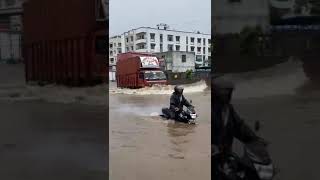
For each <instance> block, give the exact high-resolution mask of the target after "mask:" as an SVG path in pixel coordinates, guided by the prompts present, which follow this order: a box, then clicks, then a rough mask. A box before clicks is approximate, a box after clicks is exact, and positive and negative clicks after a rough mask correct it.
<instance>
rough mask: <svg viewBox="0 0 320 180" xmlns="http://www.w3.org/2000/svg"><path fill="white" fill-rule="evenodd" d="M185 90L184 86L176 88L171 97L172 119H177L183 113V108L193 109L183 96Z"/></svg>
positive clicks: (170, 109)
mask: <svg viewBox="0 0 320 180" xmlns="http://www.w3.org/2000/svg"><path fill="white" fill-rule="evenodd" d="M183 90H184V88H183V87H182V86H175V87H174V92H173V93H172V95H171V97H170V108H169V111H170V116H171V118H172V119H177V118H178V115H179V114H180V113H181V112H183V106H186V107H188V108H189V107H193V106H192V105H191V104H190V102H189V101H188V100H187V99H186V98H185V97H184V95H183Z"/></svg>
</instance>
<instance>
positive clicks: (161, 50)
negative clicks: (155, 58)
mask: <svg viewBox="0 0 320 180" xmlns="http://www.w3.org/2000/svg"><path fill="white" fill-rule="evenodd" d="M160 52H163V45H162V44H160Z"/></svg>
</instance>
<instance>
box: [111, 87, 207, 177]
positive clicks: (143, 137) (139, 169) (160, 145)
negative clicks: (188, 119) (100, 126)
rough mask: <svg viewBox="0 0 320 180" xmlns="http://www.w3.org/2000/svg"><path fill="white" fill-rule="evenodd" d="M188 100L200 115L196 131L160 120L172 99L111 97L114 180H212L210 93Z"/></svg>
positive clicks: (116, 95)
mask: <svg viewBox="0 0 320 180" xmlns="http://www.w3.org/2000/svg"><path fill="white" fill-rule="evenodd" d="M185 96H186V98H187V99H192V100H193V105H194V106H195V107H196V111H197V113H198V114H199V118H198V122H199V124H198V125H196V126H195V125H188V124H183V123H174V122H173V121H167V120H164V119H162V118H161V117H159V116H158V113H160V111H161V108H162V107H167V106H168V105H169V104H168V103H169V98H170V95H169V94H163V95H155V94H153V95H132V94H131V95H128V94H110V97H109V104H110V107H109V110H110V111H109V112H110V114H109V120H110V123H109V125H110V129H109V136H110V138H109V143H110V162H109V166H110V169H109V171H110V179H112V180H150V179H152V180H158V179H159V180H160V179H161V180H162V179H166V180H178V179H183V180H194V179H199V180H200V179H201V180H202V179H203V180H205V179H210V177H211V170H210V168H211V160H210V142H211V140H210V133H211V125H210V123H211V121H210V117H211V115H210V113H211V112H210V107H211V103H210V96H211V92H210V91H205V92H200V93H191V94H186V95H185Z"/></svg>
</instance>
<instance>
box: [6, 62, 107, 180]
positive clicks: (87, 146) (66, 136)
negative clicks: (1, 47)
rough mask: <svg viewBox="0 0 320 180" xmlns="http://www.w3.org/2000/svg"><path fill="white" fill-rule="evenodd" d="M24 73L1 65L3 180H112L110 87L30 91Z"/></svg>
mask: <svg viewBox="0 0 320 180" xmlns="http://www.w3.org/2000/svg"><path fill="white" fill-rule="evenodd" d="M23 70H24V68H23V65H21V64H20V65H19V64H18V65H6V64H0V115H1V118H0V179H4V180H22V179H32V180H43V179H46V180H57V179H60V180H84V179H90V180H102V179H107V178H108V166H107V165H108V163H107V162H108V146H107V142H108V137H107V135H108V134H107V133H108V122H107V116H108V111H107V106H106V104H107V101H106V100H107V96H106V93H105V92H106V89H107V88H105V89H104V90H102V89H103V88H102V87H97V88H82V89H81V88H72V89H71V88H66V87H57V86H48V87H38V86H32V87H31V86H27V85H26V84H25V83H24V78H23V76H24V71H23ZM8 74H9V76H8ZM102 92H104V93H102Z"/></svg>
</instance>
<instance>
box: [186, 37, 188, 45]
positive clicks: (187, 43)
mask: <svg viewBox="0 0 320 180" xmlns="http://www.w3.org/2000/svg"><path fill="white" fill-rule="evenodd" d="M188 41H189V38H188V36H187V37H186V42H187V44H188Z"/></svg>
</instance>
